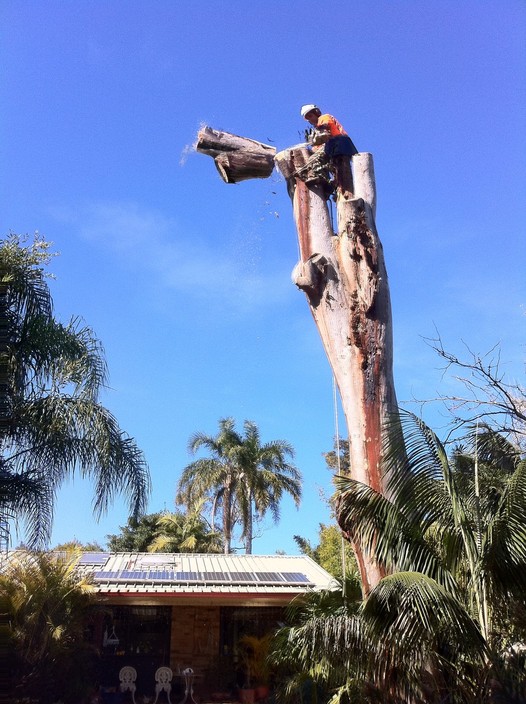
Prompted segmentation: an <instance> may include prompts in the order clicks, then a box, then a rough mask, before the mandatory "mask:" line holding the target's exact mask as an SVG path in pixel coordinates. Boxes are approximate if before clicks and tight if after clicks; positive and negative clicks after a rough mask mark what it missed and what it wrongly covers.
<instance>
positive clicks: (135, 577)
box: [79, 553, 333, 596]
mask: <svg viewBox="0 0 526 704" xmlns="http://www.w3.org/2000/svg"><path fill="white" fill-rule="evenodd" d="M79 571H80V572H81V573H82V574H86V575H87V574H90V575H91V576H92V578H93V581H94V586H95V590H96V591H97V592H99V593H106V594H115V593H121V594H124V593H127V594H136V595H140V594H141V593H143V594H152V593H157V594H177V595H183V594H188V595H192V594H196V595H197V594H224V595H232V594H234V595H235V594H239V595H246V594H258V595H261V596H270V595H285V594H290V595H291V596H292V595H294V594H300V593H302V592H304V591H306V590H307V589H326V588H329V587H330V586H331V585H332V583H333V580H332V577H331V575H329V574H328V573H327V572H326V571H325V570H324V569H322V568H321V567H320V566H319V565H317V564H316V563H315V562H314V561H313V560H311V559H310V558H309V557H306V556H304V555H298V556H293V555H216V554H214V555H211V554H192V553H112V554H110V553H83V554H82V556H81V558H80V560H79Z"/></svg>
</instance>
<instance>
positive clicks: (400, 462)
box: [337, 412, 526, 704]
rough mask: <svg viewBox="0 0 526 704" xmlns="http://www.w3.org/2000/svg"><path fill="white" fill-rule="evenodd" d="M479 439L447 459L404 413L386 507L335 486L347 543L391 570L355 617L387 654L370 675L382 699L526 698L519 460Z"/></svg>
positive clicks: (524, 469) (524, 483) (523, 501)
mask: <svg viewBox="0 0 526 704" xmlns="http://www.w3.org/2000/svg"><path fill="white" fill-rule="evenodd" d="M477 430H480V429H476V430H475V432H474V433H472V435H471V437H470V438H469V442H468V447H470V448H471V450H473V449H474V448H475V446H477V447H480V448H481V452H480V454H475V455H473V454H472V455H471V456H470V457H467V456H466V453H464V452H461V451H459V449H458V448H457V449H456V451H455V452H454V453H453V457H452V458H451V459H450V458H448V456H447V453H446V450H445V448H444V446H443V445H442V443H441V442H440V441H439V439H438V438H437V436H436V435H435V434H434V433H433V431H431V430H430V429H429V428H428V427H427V426H426V425H425V424H424V423H423V422H422V421H421V420H419V419H418V418H417V417H416V416H414V415H413V414H410V413H407V412H401V414H400V421H399V422H398V421H397V422H396V423H393V426H392V428H390V433H389V445H388V448H387V452H386V466H385V472H386V477H387V489H388V494H387V495H388V497H389V498H386V497H385V496H382V495H380V494H377V493H376V492H374V491H373V490H372V489H371V488H370V487H367V486H365V485H362V484H360V483H359V482H356V481H352V480H350V479H348V478H344V477H340V478H339V479H338V480H337V486H338V490H339V497H338V500H339V501H340V502H341V507H342V510H343V516H344V517H345V521H346V525H347V527H348V531H349V534H350V536H351V537H352V539H353V540H356V541H358V542H359V543H360V545H361V546H362V548H365V549H366V550H368V551H369V552H370V553H371V554H373V555H374V557H375V559H376V560H378V562H380V563H381V564H382V565H383V566H384V567H385V568H386V569H387V570H388V571H390V572H391V574H390V575H388V576H387V577H385V578H384V579H383V580H381V582H380V583H379V584H378V585H377V587H376V588H375V589H374V590H372V592H371V593H370V594H369V596H368V598H367V599H366V601H365V602H364V605H363V608H362V611H361V619H362V624H363V627H364V628H366V629H367V630H368V633H369V638H370V640H371V641H374V640H376V641H377V642H379V643H380V642H381V643H383V646H384V656H383V657H381V658H377V659H376V661H375V662H370V663H369V670H368V677H369V678H370V680H371V681H372V682H374V683H383V688H384V692H385V694H386V701H404V702H406V701H408V702H409V701H410V702H426V703H428V704H431V703H433V702H437V703H438V702H466V703H467V702H490V701H498V697H501V701H507V702H514V701H516V702H519V701H523V699H521V697H524V696H525V695H526V693H525V692H524V691H522V693H520V690H521V688H522V690H524V687H523V685H524V681H525V674H526V671H525V669H524V662H523V661H521V657H523V655H524V649H525V647H524V645H523V644H524V643H525V642H526V628H525V625H526V624H525V619H524V606H523V604H524V593H525V590H526V526H525V524H524V515H525V511H526V460H524V459H521V458H520V456H519V455H518V453H517V451H516V449H515V448H513V447H512V446H511V445H509V443H506V441H505V440H504V438H502V437H501V436H499V435H498V434H497V433H495V431H492V430H490V429H489V428H487V427H485V428H483V430H482V432H477ZM497 459H499V462H500V465H499V467H498V469H499V471H498V472H497V471H496V467H495V462H496V460H497ZM503 468H504V469H503ZM496 477H497V478H498V481H496ZM521 683H522V684H521ZM388 697H391V699H389V698H388Z"/></svg>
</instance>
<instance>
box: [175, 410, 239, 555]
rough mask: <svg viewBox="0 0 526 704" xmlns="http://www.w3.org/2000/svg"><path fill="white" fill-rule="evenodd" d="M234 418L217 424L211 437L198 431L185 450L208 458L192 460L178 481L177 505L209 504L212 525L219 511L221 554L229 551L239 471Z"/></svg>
mask: <svg viewBox="0 0 526 704" xmlns="http://www.w3.org/2000/svg"><path fill="white" fill-rule="evenodd" d="M234 426H235V423H234V419H233V418H223V419H221V420H220V421H219V432H218V434H217V435H216V436H215V437H213V436H210V435H206V434H204V433H201V432H197V433H195V434H194V435H192V437H191V438H190V440H189V442H188V450H189V452H191V453H192V454H195V453H196V452H197V451H198V450H200V449H201V448H205V449H206V450H208V451H209V452H210V454H211V457H207V458H201V459H198V460H195V462H192V463H190V464H189V465H187V466H186V467H185V469H184V470H183V472H182V474H181V478H180V479H179V483H178V488H177V495H176V502H177V503H178V504H184V505H186V506H191V505H195V503H197V502H198V501H200V500H201V499H210V501H211V503H212V509H211V512H212V517H211V525H212V526H214V525H215V516H216V513H217V511H218V510H221V516H222V532H223V540H224V552H225V554H229V553H230V552H231V551H232V529H233V524H234V520H233V501H234V489H235V484H236V481H237V476H238V470H237V466H236V464H235V461H234V458H233V448H234V447H236V446H239V445H240V443H241V438H240V437H239V435H238V434H237V433H236V431H235V427H234Z"/></svg>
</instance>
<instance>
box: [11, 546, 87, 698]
mask: <svg viewBox="0 0 526 704" xmlns="http://www.w3.org/2000/svg"><path fill="white" fill-rule="evenodd" d="M77 559H78V554H74V555H71V556H70V557H69V558H66V559H60V558H57V556H56V555H55V554H53V553H47V554H46V553H23V552H16V553H12V554H11V557H10V562H9V563H8V564H7V566H6V567H5V568H4V570H3V573H2V574H1V575H0V600H1V603H2V606H3V608H4V609H5V611H6V613H7V618H8V629H7V636H8V638H9V645H10V651H11V655H12V660H11V662H10V668H11V677H12V683H13V696H14V697H15V698H16V699H17V700H18V699H20V700H21V701H22V700H24V701H27V699H24V698H25V697H28V698H33V699H35V700H38V701H39V702H41V703H42V704H48V703H50V702H55V701H58V700H61V701H63V702H64V703H65V704H77V702H79V701H81V700H82V699H83V698H84V696H86V694H87V693H88V692H89V691H90V690H91V689H92V687H93V684H94V682H95V678H96V659H97V655H96V653H95V651H94V650H92V648H91V647H90V646H89V645H88V644H87V643H86V642H85V641H84V629H85V627H86V624H87V622H88V619H89V614H90V611H91V608H92V606H93V604H94V599H93V593H92V592H91V590H90V584H89V582H88V581H86V580H85V579H83V578H80V577H78V575H77V574H76V572H75V565H76V562H77Z"/></svg>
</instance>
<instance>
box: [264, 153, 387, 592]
mask: <svg viewBox="0 0 526 704" xmlns="http://www.w3.org/2000/svg"><path fill="white" fill-rule="evenodd" d="M275 161H276V164H277V166H278V168H279V170H280V171H281V173H282V174H283V176H284V177H285V179H286V181H287V186H288V191H289V195H290V196H291V198H292V202H293V210H294V218H295V222H296V228H297V233H298V241H299V248H300V257H301V259H300V261H299V262H298V264H297V265H296V267H295V268H294V271H293V273H292V279H293V281H294V283H295V284H296V285H297V286H298V288H300V289H302V290H303V291H304V292H305V294H306V296H307V300H308V303H309V307H310V310H311V312H312V315H313V317H314V320H315V322H316V325H317V327H318V330H319V333H320V336H321V339H322V342H323V345H324V347H325V351H326V353H327V357H328V359H329V362H330V364H331V367H332V370H333V372H334V376H335V379H336V383H337V385H338V389H339V392H340V397H341V401H342V407H343V411H344V413H345V417H346V421H347V428H348V440H349V452H350V465H351V470H350V474H351V477H352V478H353V479H356V480H358V481H360V482H363V483H364V484H367V485H368V486H370V487H372V488H373V489H375V490H376V491H379V492H381V493H384V481H383V478H382V473H381V461H382V435H383V429H384V425H385V422H386V421H387V419H388V417H389V416H390V415H391V414H392V413H395V412H396V410H397V402H396V395H395V389H394V381H393V371H392V365H393V359H392V322H391V304H390V295H389V286H388V281H387V272H386V268H385V263H384V258H383V250H382V245H381V242H380V239H379V237H378V233H377V231H376V225H375V207H376V188H375V179H374V168H373V160H372V156H371V155H370V154H357V155H356V156H355V157H354V158H353V171H354V196H355V197H354V198H352V199H350V200H348V199H346V198H344V197H343V194H342V193H341V192H340V191H337V232H333V227H332V224H331V217H330V213H329V208H328V200H327V184H326V183H324V181H323V179H320V180H316V177H315V175H314V177H313V175H312V174H309V152H308V151H307V149H306V147H305V145H298V146H296V147H291V148H290V149H287V150H285V151H282V152H279V153H278V154H277V155H276V158H275ZM305 180H307V181H308V182H309V183H308V185H307V183H305ZM337 514H338V507H337ZM337 518H338V522H339V523H340V526H341V528H342V530H343V531H344V533H345V534H347V535H348V534H349V526H346V525H345V523H344V521H343V519H342V518H341V516H338V515H337ZM354 548H355V552H356V555H357V559H358V564H359V567H360V571H361V577H362V584H363V590H364V592H365V593H368V592H369V591H370V590H371V589H372V587H374V586H375V584H377V583H378V581H379V580H380V579H381V578H382V576H383V574H384V573H383V571H382V570H381V568H380V567H379V566H378V565H377V564H376V563H375V562H374V560H373V559H372V557H371V556H370V555H368V554H366V553H365V552H364V551H363V550H362V549H361V548H360V547H359V546H358V545H354Z"/></svg>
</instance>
